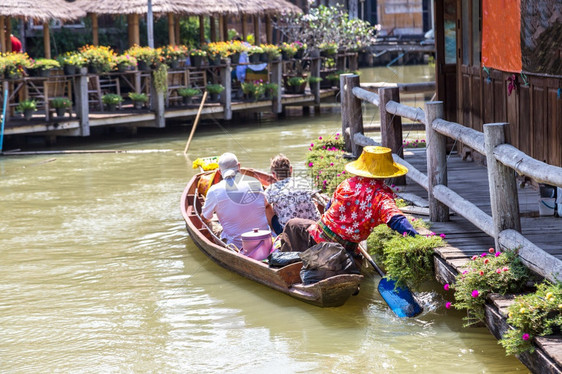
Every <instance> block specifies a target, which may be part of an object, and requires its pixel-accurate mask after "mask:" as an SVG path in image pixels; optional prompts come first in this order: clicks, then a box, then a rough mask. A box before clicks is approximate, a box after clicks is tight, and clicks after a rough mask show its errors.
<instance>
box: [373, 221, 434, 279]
mask: <svg viewBox="0 0 562 374" xmlns="http://www.w3.org/2000/svg"><path fill="white" fill-rule="evenodd" d="M411 223H412V226H413V227H414V228H416V229H419V228H421V227H423V228H426V227H427V224H426V223H425V222H424V221H423V220H420V219H415V218H414V219H412V221H411ZM443 244H444V242H443V239H442V238H441V237H440V236H437V235H435V234H433V235H427V236H424V235H416V236H415V237H412V236H402V235H400V234H398V233H397V232H396V231H394V230H392V229H391V228H389V227H388V226H387V225H379V226H377V227H375V229H374V230H373V231H372V232H371V235H369V238H368V239H367V247H368V248H369V251H370V252H371V253H372V254H374V255H375V257H376V258H377V260H378V261H379V263H381V264H382V266H383V267H384V268H385V269H386V272H387V277H389V278H391V279H393V280H395V281H396V284H397V285H399V286H408V287H410V288H412V289H418V288H419V286H420V285H421V284H422V283H423V282H425V281H428V280H431V279H432V278H433V253H434V248H436V247H441V246H443Z"/></svg>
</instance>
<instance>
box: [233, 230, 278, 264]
mask: <svg viewBox="0 0 562 374" xmlns="http://www.w3.org/2000/svg"><path fill="white" fill-rule="evenodd" d="M272 247H273V238H272V237H271V231H269V230H260V229H253V230H252V231H249V232H245V233H244V234H242V251H241V253H242V254H243V255H245V256H248V257H251V258H253V259H254V260H258V261H261V260H265V259H266V258H267V256H269V254H270V253H271V248H272Z"/></svg>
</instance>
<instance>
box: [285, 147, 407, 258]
mask: <svg viewBox="0 0 562 374" xmlns="http://www.w3.org/2000/svg"><path fill="white" fill-rule="evenodd" d="M345 170H346V172H347V173H350V174H352V175H353V176H351V177H350V178H347V179H346V180H344V181H343V182H341V183H340V185H339V186H338V187H337V188H336V191H335V192H334V195H333V196H332V199H331V204H330V206H329V208H327V209H326V211H325V212H324V214H322V217H320V220H318V221H317V222H315V221H312V220H306V219H300V218H293V219H291V220H289V221H288V222H287V225H286V226H285V229H284V230H283V233H282V234H281V235H280V241H281V248H280V250H281V251H283V252H294V251H297V252H300V251H304V250H306V249H307V248H309V247H311V246H312V245H314V244H317V243H320V242H324V241H329V242H337V243H340V244H341V245H342V246H343V247H344V248H345V249H347V250H348V251H350V252H354V251H356V250H357V246H358V243H360V242H361V241H363V240H366V239H367V237H368V236H369V234H370V233H371V230H372V229H373V228H375V227H376V226H378V225H380V224H382V223H385V224H387V225H388V226H389V227H390V228H391V229H393V230H395V231H397V232H399V233H401V234H406V235H412V236H414V235H417V232H416V230H415V229H414V228H413V227H412V225H411V224H410V223H409V222H408V219H407V218H406V217H405V216H404V214H403V213H402V212H401V211H400V210H399V209H398V208H397V207H396V204H395V202H394V193H393V192H392V190H391V189H390V188H389V187H388V186H386V185H385V184H384V180H385V179H387V178H395V177H399V176H401V175H405V174H406V173H407V172H408V169H407V168H406V167H405V166H403V165H400V164H398V163H396V162H394V161H393V159H392V153H391V150H390V149H389V148H385V147H372V146H369V147H365V148H364V149H363V153H362V154H361V156H360V157H359V158H358V159H357V160H356V161H353V162H350V163H348V164H347V165H346V166H345Z"/></svg>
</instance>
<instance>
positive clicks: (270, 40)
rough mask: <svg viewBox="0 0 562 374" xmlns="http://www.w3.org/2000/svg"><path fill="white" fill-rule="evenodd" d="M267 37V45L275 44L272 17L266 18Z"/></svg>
mask: <svg viewBox="0 0 562 374" xmlns="http://www.w3.org/2000/svg"><path fill="white" fill-rule="evenodd" d="M265 37H266V42H267V44H273V25H272V23H271V16H265Z"/></svg>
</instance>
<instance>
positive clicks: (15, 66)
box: [0, 52, 31, 79]
mask: <svg viewBox="0 0 562 374" xmlns="http://www.w3.org/2000/svg"><path fill="white" fill-rule="evenodd" d="M0 58H1V59H2V60H3V65H4V74H5V76H6V78H8V79H19V78H21V77H22V76H23V74H24V70H25V69H27V68H29V66H30V65H31V60H30V59H29V56H28V55H27V53H16V52H12V53H5V54H3V55H1V57H0Z"/></svg>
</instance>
